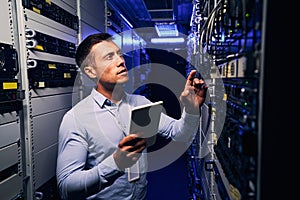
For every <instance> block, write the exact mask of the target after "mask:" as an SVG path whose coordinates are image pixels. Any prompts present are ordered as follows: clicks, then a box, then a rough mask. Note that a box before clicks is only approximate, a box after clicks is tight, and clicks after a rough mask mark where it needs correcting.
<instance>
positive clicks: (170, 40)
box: [151, 37, 184, 44]
mask: <svg viewBox="0 0 300 200" xmlns="http://www.w3.org/2000/svg"><path fill="white" fill-rule="evenodd" d="M183 42H184V38H182V37H178V38H151V43H155V44H161V43H183Z"/></svg>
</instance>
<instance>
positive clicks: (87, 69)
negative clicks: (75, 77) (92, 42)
mask: <svg viewBox="0 0 300 200" xmlns="http://www.w3.org/2000/svg"><path fill="white" fill-rule="evenodd" d="M83 70H84V73H85V74H86V75H87V76H88V77H89V78H91V79H94V78H97V74H96V71H95V69H94V68H93V67H92V66H86V67H84V68H83Z"/></svg>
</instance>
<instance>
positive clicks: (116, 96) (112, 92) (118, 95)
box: [96, 84, 124, 104]
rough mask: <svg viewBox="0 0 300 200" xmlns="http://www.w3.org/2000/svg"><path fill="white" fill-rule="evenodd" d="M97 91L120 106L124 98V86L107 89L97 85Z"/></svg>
mask: <svg viewBox="0 0 300 200" xmlns="http://www.w3.org/2000/svg"><path fill="white" fill-rule="evenodd" d="M96 90H97V91H98V92H99V93H101V94H102V95H103V96H105V97H106V98H108V99H109V100H111V101H112V102H114V103H115V104H118V103H119V102H120V100H121V99H122V97H123V96H124V90H123V86H122V85H115V86H114V87H111V88H107V87H103V85H100V84H97V89H96Z"/></svg>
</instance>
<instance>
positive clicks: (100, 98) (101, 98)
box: [91, 88, 127, 108]
mask: <svg viewBox="0 0 300 200" xmlns="http://www.w3.org/2000/svg"><path fill="white" fill-rule="evenodd" d="M91 95H92V97H93V99H94V100H95V101H96V103H97V104H98V105H99V106H100V107H101V108H104V105H105V101H106V100H107V98H106V97H105V96H104V95H103V94H101V93H100V92H98V91H97V90H96V89H95V88H93V89H92V92H91ZM126 99H127V94H126V92H125V95H124V97H123V98H122V99H121V102H124V100H125V101H126ZM121 102H120V103H121Z"/></svg>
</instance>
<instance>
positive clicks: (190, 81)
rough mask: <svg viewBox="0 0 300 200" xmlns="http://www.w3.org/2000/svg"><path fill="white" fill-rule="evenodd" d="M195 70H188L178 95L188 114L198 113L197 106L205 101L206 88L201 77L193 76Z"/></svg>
mask: <svg viewBox="0 0 300 200" xmlns="http://www.w3.org/2000/svg"><path fill="white" fill-rule="evenodd" d="M196 72H197V71H196V70H192V71H191V72H190V74H189V76H188V78H187V81H186V84H185V87H184V90H183V91H182V93H181V95H180V97H179V98H180V101H181V102H182V104H183V106H184V107H185V110H186V112H187V113H190V114H199V112H200V111H199V108H200V106H202V105H203V103H204V101H205V98H206V92H207V88H208V86H207V85H206V84H205V82H204V81H203V80H202V79H201V80H200V79H198V78H194V77H195V75H196Z"/></svg>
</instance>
